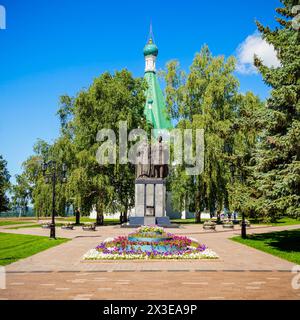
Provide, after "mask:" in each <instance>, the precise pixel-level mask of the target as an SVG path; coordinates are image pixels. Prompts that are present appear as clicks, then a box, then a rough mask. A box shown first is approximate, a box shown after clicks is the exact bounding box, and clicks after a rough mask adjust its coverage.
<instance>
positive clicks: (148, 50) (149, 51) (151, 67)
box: [144, 22, 158, 72]
mask: <svg viewBox="0 0 300 320" xmlns="http://www.w3.org/2000/svg"><path fill="white" fill-rule="evenodd" d="M157 55H158V48H157V46H156V44H155V43H154V37H153V31H152V22H151V23H150V30H149V39H148V42H147V44H146V45H145V47H144V56H145V72H155V71H156V68H155V63H156V57H157Z"/></svg>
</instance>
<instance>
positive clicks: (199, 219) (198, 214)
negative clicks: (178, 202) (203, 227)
mask: <svg viewBox="0 0 300 320" xmlns="http://www.w3.org/2000/svg"><path fill="white" fill-rule="evenodd" d="M195 222H196V223H201V210H197V211H196V214H195Z"/></svg>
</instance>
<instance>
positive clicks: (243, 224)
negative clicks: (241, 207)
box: [241, 211, 247, 239]
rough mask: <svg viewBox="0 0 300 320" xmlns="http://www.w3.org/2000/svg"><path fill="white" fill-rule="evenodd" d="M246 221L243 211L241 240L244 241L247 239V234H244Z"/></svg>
mask: <svg viewBox="0 0 300 320" xmlns="http://www.w3.org/2000/svg"><path fill="white" fill-rule="evenodd" d="M246 226H247V225H246V221H245V214H244V211H243V212H242V230H241V232H242V238H243V239H246V238H247V232H246Z"/></svg>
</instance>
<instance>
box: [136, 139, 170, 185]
mask: <svg viewBox="0 0 300 320" xmlns="http://www.w3.org/2000/svg"><path fill="white" fill-rule="evenodd" d="M167 156H168V154H167V150H166V148H165V147H164V145H163V143H162V137H161V136H160V137H159V138H158V142H157V143H155V144H154V145H153V146H152V148H151V147H150V148H149V147H148V145H142V147H141V148H140V150H139V152H138V159H137V160H138V161H137V165H136V178H137V179H139V178H160V179H164V178H166V177H167V176H168V173H169V169H168V164H167V163H168V161H167V160H168V159H167Z"/></svg>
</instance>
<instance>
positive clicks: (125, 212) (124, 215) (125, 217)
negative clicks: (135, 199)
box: [123, 205, 128, 222]
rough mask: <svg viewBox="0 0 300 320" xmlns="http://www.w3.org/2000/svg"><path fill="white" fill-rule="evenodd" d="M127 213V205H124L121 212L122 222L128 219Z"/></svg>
mask: <svg viewBox="0 0 300 320" xmlns="http://www.w3.org/2000/svg"><path fill="white" fill-rule="evenodd" d="M127 213H128V205H126V206H125V210H124V212H123V222H127V221H128V216H127Z"/></svg>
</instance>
